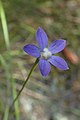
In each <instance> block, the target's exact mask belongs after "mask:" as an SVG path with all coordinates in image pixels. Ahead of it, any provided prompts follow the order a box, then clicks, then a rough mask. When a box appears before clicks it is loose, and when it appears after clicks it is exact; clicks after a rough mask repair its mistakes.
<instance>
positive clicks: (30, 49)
mask: <svg viewBox="0 0 80 120" xmlns="http://www.w3.org/2000/svg"><path fill="white" fill-rule="evenodd" d="M23 50H24V51H25V52H26V53H28V54H29V55H31V56H34V57H36V58H38V57H40V50H39V48H38V47H37V46H35V45H33V44H28V45H25V46H24V47H23Z"/></svg>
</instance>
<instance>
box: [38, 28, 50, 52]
mask: <svg viewBox="0 0 80 120" xmlns="http://www.w3.org/2000/svg"><path fill="white" fill-rule="evenodd" d="M36 40H37V42H38V45H39V47H40V49H41V51H42V50H43V49H44V48H45V47H47V46H48V37H47V35H46V33H45V32H44V30H43V29H42V28H40V27H39V28H38V30H37V32H36Z"/></svg>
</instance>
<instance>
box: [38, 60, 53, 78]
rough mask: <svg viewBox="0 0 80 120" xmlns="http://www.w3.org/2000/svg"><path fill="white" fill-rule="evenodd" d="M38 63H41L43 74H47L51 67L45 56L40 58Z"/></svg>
mask: <svg viewBox="0 0 80 120" xmlns="http://www.w3.org/2000/svg"><path fill="white" fill-rule="evenodd" d="M38 65H39V69H40V72H41V74H42V75H43V76H47V75H48V73H49V72H50V69H51V66H50V63H49V62H48V61H47V60H44V59H43V58H41V59H40V60H39V63H38Z"/></svg>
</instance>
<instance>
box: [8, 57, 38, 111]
mask: <svg viewBox="0 0 80 120" xmlns="http://www.w3.org/2000/svg"><path fill="white" fill-rule="evenodd" d="M38 61H39V59H38V58H37V59H36V61H35V63H34V65H33V66H32V68H31V70H30V72H29V74H28V76H27V78H26V80H25V82H24V83H23V86H22V88H21V89H20V91H19V93H18V94H17V96H16V98H15V99H14V101H13V103H12V105H11V107H10V109H9V111H11V109H12V107H13V105H14V103H15V102H16V101H17V99H18V97H19V96H20V94H21V92H22V90H23V89H24V87H25V85H26V83H27V82H28V80H29V78H30V76H31V74H32V72H33V70H34V69H35V67H36V65H37V63H38Z"/></svg>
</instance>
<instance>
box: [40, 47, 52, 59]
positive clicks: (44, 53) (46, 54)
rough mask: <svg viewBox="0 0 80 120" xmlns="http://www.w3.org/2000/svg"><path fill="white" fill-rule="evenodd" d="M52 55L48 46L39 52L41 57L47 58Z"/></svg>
mask: <svg viewBox="0 0 80 120" xmlns="http://www.w3.org/2000/svg"><path fill="white" fill-rule="evenodd" d="M51 56H52V53H51V52H50V51H49V50H48V48H44V49H43V52H41V57H42V58H44V59H48V58H49V57H51Z"/></svg>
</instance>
